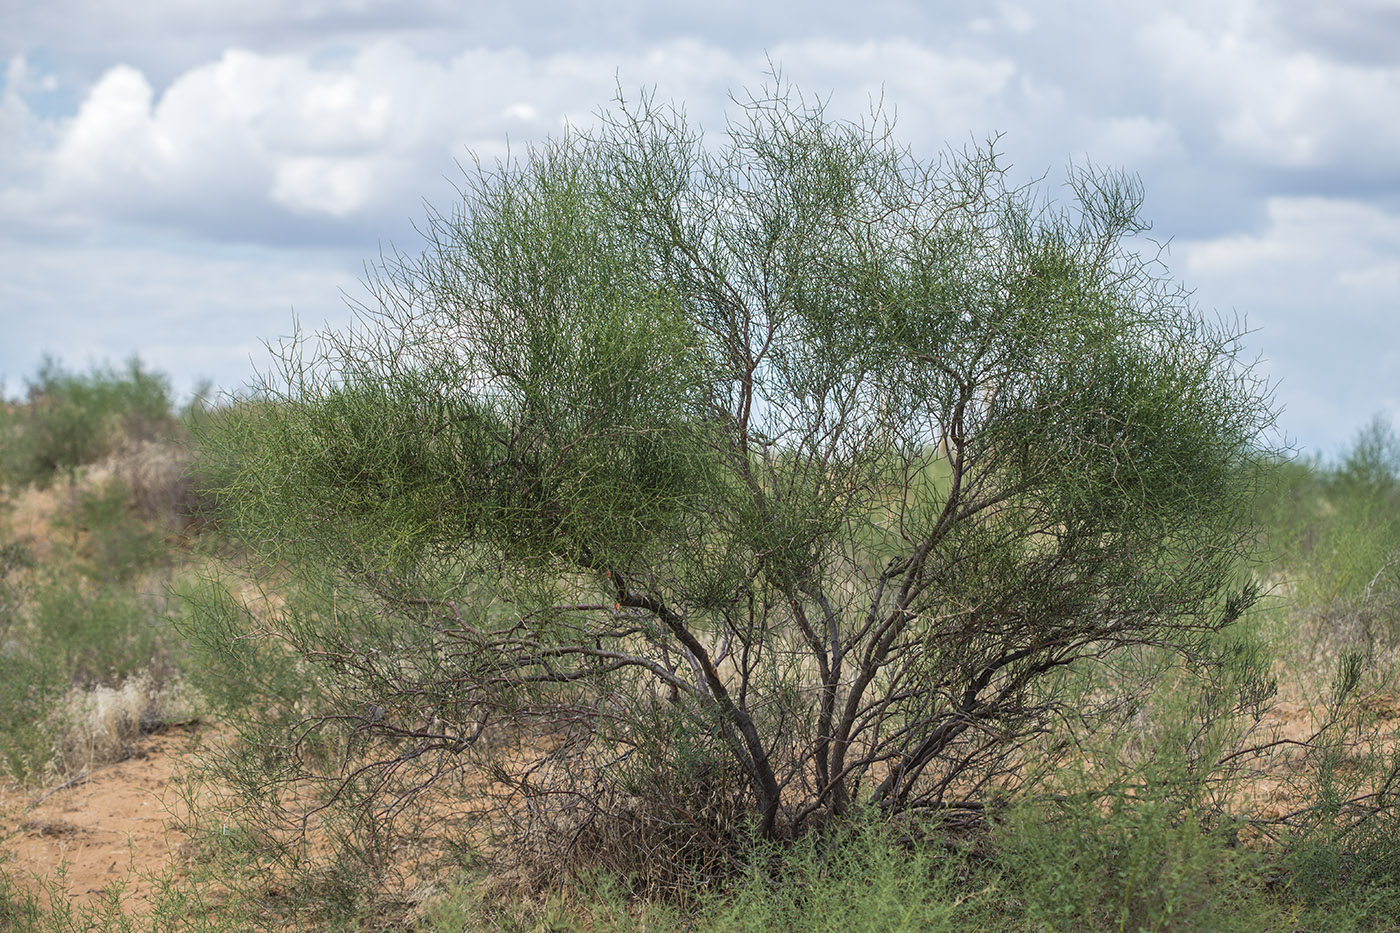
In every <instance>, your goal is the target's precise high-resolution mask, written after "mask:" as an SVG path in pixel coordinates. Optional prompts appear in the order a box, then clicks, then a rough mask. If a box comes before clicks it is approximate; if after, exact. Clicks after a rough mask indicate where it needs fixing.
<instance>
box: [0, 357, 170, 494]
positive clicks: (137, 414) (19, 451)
mask: <svg viewBox="0 0 1400 933" xmlns="http://www.w3.org/2000/svg"><path fill="white" fill-rule="evenodd" d="M7 421H8V424H7V425H6V427H5V435H6V436H5V438H4V441H5V442H4V444H3V445H0V451H2V452H3V453H0V476H2V477H3V478H4V479H5V480H7V481H8V482H12V483H16V484H24V483H30V482H38V483H47V482H49V481H50V480H51V479H52V478H53V477H54V476H55V475H56V474H59V473H63V472H68V473H71V472H72V471H73V470H75V469H77V468H78V467H80V466H84V465H86V464H89V463H95V462H96V461H98V460H100V459H102V458H103V457H105V456H107V455H108V454H111V453H113V452H115V451H116V450H117V449H118V447H120V446H121V444H123V443H126V442H135V441H142V440H151V439H154V438H156V437H158V436H161V435H163V434H164V433H167V432H168V431H169V430H170V429H171V427H172V426H173V424H174V421H173V417H172V414H171V399H170V384H169V381H168V380H167V379H166V378H165V377H164V376H162V375H159V374H156V373H151V372H149V371H147V370H146V369H145V367H143V366H142V364H141V362H140V360H137V359H132V360H130V361H129V362H128V363H127V364H126V366H125V367H124V368H123V369H120V370H118V369H114V368H112V367H110V366H103V367H93V369H92V370H91V371H90V372H88V373H87V374H85V375H79V374H75V373H71V372H69V371H67V370H65V369H64V368H63V367H62V366H60V365H59V363H58V362H57V361H56V360H54V359H53V358H51V357H50V358H46V359H45V360H44V363H43V365H42V366H41V367H40V369H39V373H38V375H37V376H36V377H35V379H34V380H33V381H32V382H30V383H29V398H28V401H27V402H26V403H25V404H24V405H23V406H21V407H20V408H19V409H18V410H17V411H15V412H12V413H11V414H10V416H9V418H8V419H7Z"/></svg>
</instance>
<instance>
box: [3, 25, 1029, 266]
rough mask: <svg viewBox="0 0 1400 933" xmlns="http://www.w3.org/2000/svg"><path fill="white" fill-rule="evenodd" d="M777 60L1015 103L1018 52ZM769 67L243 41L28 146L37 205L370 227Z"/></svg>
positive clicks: (803, 72)
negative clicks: (566, 132) (584, 130)
mask: <svg viewBox="0 0 1400 933" xmlns="http://www.w3.org/2000/svg"><path fill="white" fill-rule="evenodd" d="M773 54H774V58H775V60H779V61H782V62H783V63H784V64H783V66H784V69H785V70H786V72H787V73H789V74H794V75H799V76H802V77H803V78H804V83H806V84H807V85H808V86H815V87H816V88H822V87H839V88H841V95H840V100H839V101H838V104H840V105H841V107H842V109H843V110H845V111H847V112H855V113H858V112H859V111H860V110H861V109H863V108H864V107H865V105H866V103H867V100H868V98H873V97H878V96H880V94H881V93H882V91H886V92H887V93H888V95H889V97H890V99H891V100H894V101H898V102H899V103H900V104H901V106H902V107H904V108H906V112H909V111H912V112H913V113H914V114H915V119H914V123H915V124H916V126H923V127H925V128H930V127H934V128H955V129H956V132H959V133H960V132H962V131H963V128H964V127H966V126H969V125H975V126H977V127H978V128H979V132H986V131H990V130H991V129H993V128H994V127H993V126H992V124H991V118H990V117H989V114H991V113H994V112H999V111H1004V110H1005V109H1006V108H1005V106H1004V105H1001V104H999V103H998V101H999V99H1000V98H1003V97H1005V96H1006V95H1007V94H1008V93H1017V88H1016V87H1015V86H1014V85H1013V84H1012V78H1013V76H1014V74H1015V70H1016V69H1015V67H1014V66H1013V65H1012V64H1011V62H1010V61H1008V60H1006V59H999V58H986V57H983V56H954V55H946V54H940V53H938V52H935V51H932V50H930V49H928V48H925V47H921V46H919V45H917V44H915V43H913V42H909V41H906V40H894V41H889V42H880V43H877V42H864V43H860V44H847V43H841V42H838V41H828V40H813V41H805V42H797V43H790V44H784V45H780V46H778V47H777V48H776V49H774V52H773ZM763 67H764V63H763V62H762V60H755V61H748V60H745V59H742V58H738V57H735V56H733V55H731V54H729V53H727V52H725V51H723V50H721V49H719V48H717V47H714V46H711V45H707V44H705V43H701V42H698V41H695V40H676V41H673V42H669V43H664V44H662V45H659V46H656V47H654V48H652V49H650V50H648V51H646V52H645V53H643V54H639V55H635V56H631V57H629V58H627V59H625V60H624V61H622V62H621V63H620V64H619V63H618V61H617V59H616V58H615V57H613V56H610V55H590V54H583V53H578V54H575V53H569V54H559V55H553V56H546V57H541V58H536V57H531V56H529V55H527V54H525V53H524V52H522V51H520V50H517V49H505V50H489V49H473V50H468V51H464V52H462V53H460V54H459V55H457V56H456V57H454V58H452V59H450V60H449V61H446V62H440V61H437V60H434V59H431V58H427V57H424V56H422V55H420V54H418V53H416V52H415V51H413V50H412V49H411V48H410V47H408V46H407V45H405V44H403V43H402V42H399V41H396V40H385V41H380V42H375V43H371V44H369V45H366V46H365V47H363V48H362V49H360V50H359V51H357V52H356V53H355V54H353V55H351V56H346V57H340V58H336V59H333V60H330V61H325V62H316V61H314V59H313V58H311V57H309V56H305V55H289V54H279V55H269V54H260V53H255V52H251V51H245V50H230V51H227V52H225V53H224V54H223V55H222V56H221V57H220V58H219V59H218V60H217V61H213V62H208V63H205V64H202V65H199V66H197V67H195V68H192V69H190V70H188V71H186V72H185V73H183V74H181V75H179V76H178V77H177V78H176V79H175V80H174V81H173V82H171V84H170V85H169V87H168V88H166V89H165V90H164V92H162V93H157V92H156V90H155V88H154V87H153V86H152V83H151V81H150V80H149V79H148V78H147V77H146V76H145V75H144V74H143V73H142V72H141V71H140V70H138V69H137V68H134V67H132V66H129V65H116V66H113V67H111V68H110V69H108V70H107V71H106V72H105V73H104V74H103V75H102V77H101V78H100V79H99V80H98V81H97V82H96V83H95V84H94V85H93V87H92V88H91V89H90V90H89V91H88V93H87V94H86V96H85V97H84V98H83V100H82V103H81V106H80V107H79V108H78V111H77V113H76V114H75V115H74V116H73V117H72V118H71V119H69V120H66V121H61V122H55V123H54V124H53V129H54V131H55V132H57V133H58V134H59V135H60V139H59V141H58V143H57V145H56V146H54V147H52V148H51V149H50V150H47V151H46V150H44V149H38V150H35V151H31V156H32V157H33V158H35V159H38V160H39V161H40V162H41V163H42V165H43V172H42V175H43V183H42V185H41V186H40V190H39V191H38V193H37V195H36V196H35V197H34V198H33V203H32V204H31V207H30V213H31V214H32V215H34V216H35V217H43V218H49V217H54V216H62V217H71V218H86V219H87V220H89V221H91V222H94V223H97V222H104V221H121V222H132V223H142V224H147V223H149V224H156V225H160V226H164V227H167V228H169V227H174V228H178V229H184V230H187V231H189V232H191V233H194V234H196V235H199V236H204V237H210V238H214V239H224V238H228V237H229V236H238V235H241V236H247V235H249V233H250V232H251V235H253V236H254V238H256V236H257V230H259V229H262V230H275V229H277V228H279V225H281V224H282V222H283V219H285V218H288V217H289V216H290V217H301V218H316V217H320V218H323V219H336V220H343V221H358V222H362V223H363V224H365V225H366V226H373V225H375V224H376V223H380V222H382V221H383V220H384V218H385V217H386V216H389V215H395V216H396V215H398V214H400V213H404V212H407V211H409V210H411V206H412V205H413V204H415V203H416V201H417V198H418V197H420V196H422V195H423V194H425V193H426V192H424V191H423V190H421V188H422V185H423V184H424V179H429V180H432V179H437V178H440V177H441V176H442V175H444V174H448V173H450V171H451V169H452V162H453V160H454V159H460V158H462V157H464V156H465V155H466V152H465V149H466V147H468V146H470V147H472V148H475V149H478V150H483V151H480V152H479V154H480V155H483V156H484V157H486V158H487V159H490V158H493V157H497V156H499V155H502V154H503V153H504V151H505V150H504V145H505V140H506V139H507V138H508V137H509V136H510V135H511V133H512V132H513V131H514V132H520V131H522V130H523V131H524V133H525V134H526V140H528V139H529V138H530V137H531V136H534V135H537V134H539V133H542V132H545V131H548V130H550V129H555V130H556V131H557V129H558V128H562V127H563V126H565V125H574V126H581V125H587V124H589V123H591V122H592V121H593V119H594V115H595V113H596V111H597V108H598V107H599V106H601V105H605V104H606V103H607V102H608V101H609V100H610V99H611V97H612V95H613V93H614V91H615V87H616V82H618V81H621V82H623V85H624V87H625V88H635V87H638V86H646V85H649V84H655V85H657V89H658V94H659V96H660V97H661V99H663V100H666V99H675V100H678V101H685V102H700V104H699V105H698V106H699V110H698V112H697V110H696V109H695V107H692V111H691V115H692V116H693V117H695V118H697V119H698V121H699V122H700V123H701V124H703V125H705V126H707V127H709V128H710V129H711V130H714V129H717V128H719V127H721V126H722V123H723V119H722V116H721V112H722V107H723V105H724V103H725V100H726V94H727V92H728V91H729V90H730V89H731V88H733V89H737V88H739V87H740V86H742V85H744V84H752V83H754V81H755V80H756V79H758V78H760V77H761V73H762V68H763ZM882 73H888V74H890V75H892V77H891V79H890V80H889V81H888V83H884V84H883V85H882V82H879V81H876V80H873V79H872V76H874V75H879V74H882ZM807 76H815V80H813V81H812V82H811V83H807V81H806V80H805V79H806V78H807ZM503 94H506V95H509V96H508V97H505V100H504V105H503V101H502V96H503ZM11 99H12V101H13V100H19V101H20V103H21V104H22V98H18V97H14V96H13V95H12V97H11ZM10 106H11V107H12V109H13V108H14V106H15V105H14V104H13V102H12V104H11V105H10ZM939 141H940V142H941V139H940V140H939ZM0 183H3V179H0ZM10 194H11V196H12V197H11V200H12V201H16V199H15V197H14V194H15V193H14V192H13V191H12V192H10ZM16 203H18V202H16Z"/></svg>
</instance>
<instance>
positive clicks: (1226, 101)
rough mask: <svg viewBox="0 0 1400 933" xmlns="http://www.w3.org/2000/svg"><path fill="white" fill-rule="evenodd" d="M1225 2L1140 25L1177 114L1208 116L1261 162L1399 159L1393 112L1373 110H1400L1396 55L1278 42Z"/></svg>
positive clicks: (1231, 146)
mask: <svg viewBox="0 0 1400 933" xmlns="http://www.w3.org/2000/svg"><path fill="white" fill-rule="evenodd" d="M1230 9H1234V10H1235V15H1233V16H1225V17H1224V21H1223V22H1216V23H1214V24H1212V23H1209V22H1206V21H1202V19H1200V18H1192V19H1188V18H1187V16H1186V15H1184V14H1182V13H1180V12H1178V13H1173V14H1167V15H1163V16H1161V17H1159V18H1157V19H1155V20H1153V21H1152V22H1151V23H1149V24H1147V25H1145V26H1144V27H1143V28H1142V29H1141V30H1140V32H1139V36H1138V41H1139V43H1140V46H1141V48H1142V49H1143V51H1144V52H1145V54H1146V55H1147V56H1148V58H1149V60H1150V61H1151V63H1152V68H1153V71H1154V72H1155V73H1156V74H1158V75H1159V76H1160V81H1161V85H1162V88H1163V89H1164V90H1168V91H1171V92H1173V97H1172V99H1173V104H1172V111H1173V114H1174V116H1176V117H1177V118H1179V119H1193V118H1194V120H1199V121H1205V122H1206V125H1207V126H1208V127H1209V130H1210V132H1211V133H1212V135H1213V137H1214V139H1215V141H1216V143H1217V144H1218V145H1219V146H1220V147H1221V148H1222V149H1224V150H1225V151H1227V152H1230V153H1232V154H1233V155H1235V156H1236V157H1238V158H1241V159H1245V160H1248V161H1250V162H1252V163H1255V164H1259V165H1266V166H1276V167H1280V168H1291V169H1305V168H1317V167H1321V166H1331V167H1337V168H1343V169H1346V168H1354V167H1357V166H1363V165H1375V164H1379V163H1389V164H1393V162H1394V160H1395V159H1396V158H1400V121H1395V120H1392V119H1383V118H1380V119H1378V116H1379V115H1380V114H1390V113H1400V62H1397V61H1395V60H1392V61H1390V62H1389V63H1383V64H1368V63H1361V62H1346V61H1339V60H1336V59H1334V58H1329V57H1326V56H1324V55H1322V54H1319V53H1318V52H1316V51H1314V50H1312V49H1307V48H1297V47H1287V46H1282V45H1279V44H1277V43H1275V42H1273V41H1271V40H1270V31H1269V30H1267V29H1264V28H1261V24H1259V23H1258V22H1256V21H1255V20H1256V17H1257V15H1258V14H1257V13H1256V11H1254V10H1252V9H1250V8H1249V7H1248V6H1247V5H1246V6H1245V7H1244V8H1239V5H1238V4H1237V5H1234V6H1233V7H1230ZM1188 111H1189V112H1188Z"/></svg>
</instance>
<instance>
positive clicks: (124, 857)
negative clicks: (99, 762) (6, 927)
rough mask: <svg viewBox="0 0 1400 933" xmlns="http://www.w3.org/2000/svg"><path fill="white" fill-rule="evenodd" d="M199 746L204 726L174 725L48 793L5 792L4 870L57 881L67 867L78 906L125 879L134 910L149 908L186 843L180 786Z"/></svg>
mask: <svg viewBox="0 0 1400 933" xmlns="http://www.w3.org/2000/svg"><path fill="white" fill-rule="evenodd" d="M198 744H199V732H198V729H185V728H181V729H172V730H170V731H168V732H166V733H164V734H160V735H151V736H146V737H144V738H142V739H141V741H140V742H139V743H138V745H137V747H136V749H135V753H134V754H133V755H132V757H130V758H128V759H127V760H125V761H120V762H116V763H115V764H110V765H104V766H101V767H99V768H96V769H94V770H93V771H92V772H91V773H90V774H89V775H88V776H87V777H86V778H85V779H82V780H79V781H76V782H74V783H73V784H72V786H69V787H65V788H63V789H61V790H57V791H50V792H48V793H47V796H43V795H42V794H40V793H34V792H29V793H21V792H18V791H14V790H8V791H4V792H0V815H3V819H4V824H3V825H4V830H5V838H4V841H3V843H0V850H3V858H4V866H3V867H4V870H5V871H6V872H7V873H9V874H10V876H11V877H12V878H13V879H15V880H16V881H17V882H19V883H21V884H23V883H26V882H33V881H36V880H38V881H49V880H51V879H53V878H54V877H56V875H57V873H58V871H59V869H60V868H66V871H67V877H66V880H65V883H64V887H65V889H66V891H65V893H66V894H67V896H68V898H69V900H70V902H72V903H73V904H75V905H86V904H90V903H92V902H93V901H95V900H97V899H98V898H100V897H101V896H102V895H103V894H105V893H107V892H108V891H110V890H112V888H113V886H114V885H121V886H122V892H123V901H124V903H125V906H126V908H127V909H128V910H133V911H136V912H141V911H143V910H144V909H147V908H148V907H149V905H150V899H151V895H152V892H153V890H154V887H155V885H154V881H155V879H156V878H158V877H159V876H160V875H162V874H164V873H165V872H166V869H167V868H168V867H169V866H170V864H171V862H172V861H173V860H174V859H175V858H176V857H177V852H178V850H179V848H180V846H181V845H182V844H183V843H184V842H185V838H184V836H183V835H181V834H180V833H179V832H177V831H176V830H174V829H173V828H172V826H173V825H175V824H176V823H177V822H178V819H179V817H180V815H181V814H182V813H183V811H184V801H183V799H182V798H181V795H180V794H179V793H178V787H177V786H176V784H177V782H178V781H179V780H180V778H179V772H180V765H181V760H182V759H183V758H184V757H185V756H187V755H188V754H189V753H190V752H191V751H192V750H193V749H194V748H195V747H196V746H197V745H198ZM36 801H37V803H36Z"/></svg>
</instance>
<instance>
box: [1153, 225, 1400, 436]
mask: <svg viewBox="0 0 1400 933" xmlns="http://www.w3.org/2000/svg"><path fill="white" fill-rule="evenodd" d="M1174 251H1175V252H1176V253H1177V255H1178V256H1179V257H1181V258H1182V259H1183V260H1184V262H1183V270H1184V275H1185V278H1186V279H1187V281H1188V282H1189V283H1190V284H1192V285H1194V286H1198V294H1199V295H1203V296H1209V304H1211V305H1215V306H1218V307H1226V308H1230V307H1233V308H1235V309H1237V310H1239V311H1241V312H1243V313H1246V314H1247V316H1248V319H1249V322H1250V324H1251V325H1253V326H1255V327H1257V328H1259V330H1258V333H1257V334H1256V335H1255V336H1254V338H1253V343H1254V345H1256V346H1258V347H1260V348H1261V349H1262V351H1263V352H1264V354H1265V355H1266V356H1267V357H1268V358H1269V359H1270V360H1271V365H1270V369H1271V371H1272V372H1273V373H1274V374H1276V375H1277V376H1280V377H1282V384H1281V386H1280V390H1279V391H1280V398H1281V399H1282V400H1283V401H1284V402H1285V404H1286V405H1287V408H1288V411H1287V416H1286V418H1285V421H1284V423H1285V424H1286V425H1288V427H1289V429H1290V430H1291V431H1294V432H1296V434H1297V435H1299V436H1302V437H1305V438H1308V439H1309V440H1310V442H1311V443H1313V444H1315V445H1319V446H1323V447H1328V448H1331V449H1336V448H1337V446H1338V445H1340V444H1342V443H1343V442H1345V441H1346V440H1347V439H1348V438H1349V436H1350V434H1351V432H1352V431H1353V430H1354V428H1355V426H1357V425H1359V424H1361V423H1363V422H1364V421H1365V420H1366V418H1368V417H1369V416H1370V415H1371V414H1373V413H1374V412H1377V411H1383V410H1384V411H1392V410H1394V409H1396V407H1397V400H1400V260H1397V257H1400V213H1395V212H1391V211H1387V210H1385V209H1383V208H1380V207H1377V206H1374V205H1368V204H1362V203H1359V202H1356V201H1349V200H1342V199H1329V198H1318V197H1304V198H1287V197H1275V198H1270V199H1269V200H1268V203H1267V212H1266V223H1265V224H1264V225H1263V227H1262V228H1261V229H1260V230H1258V231H1257V232H1253V233H1247V234H1231V235H1225V236H1220V237H1214V238H1210V239H1203V240H1197V241H1193V242H1186V243H1180V244H1177V246H1176V248H1175V250H1174Z"/></svg>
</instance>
